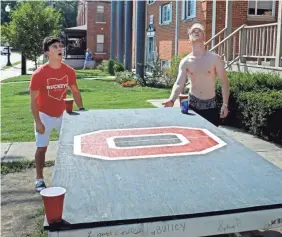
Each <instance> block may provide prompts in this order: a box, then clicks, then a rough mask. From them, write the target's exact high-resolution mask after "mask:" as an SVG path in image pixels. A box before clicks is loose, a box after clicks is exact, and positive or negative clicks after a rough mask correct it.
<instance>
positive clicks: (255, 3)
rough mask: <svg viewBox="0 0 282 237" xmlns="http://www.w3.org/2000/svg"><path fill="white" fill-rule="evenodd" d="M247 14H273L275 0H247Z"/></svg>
mask: <svg viewBox="0 0 282 237" xmlns="http://www.w3.org/2000/svg"><path fill="white" fill-rule="evenodd" d="M248 14H249V15H254V16H274V14H275V0H274V1H273V0H270V1H260V0H249V9H248Z"/></svg>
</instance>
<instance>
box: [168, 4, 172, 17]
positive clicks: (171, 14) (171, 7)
mask: <svg viewBox="0 0 282 237" xmlns="http://www.w3.org/2000/svg"><path fill="white" fill-rule="evenodd" d="M169 22H172V2H171V3H170V21H169Z"/></svg>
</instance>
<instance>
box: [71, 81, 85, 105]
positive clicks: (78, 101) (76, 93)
mask: <svg viewBox="0 0 282 237" xmlns="http://www.w3.org/2000/svg"><path fill="white" fill-rule="evenodd" d="M70 89H71V92H72V95H73V99H74V102H75V103H76V105H77V107H78V108H79V109H82V108H83V104H82V97H81V94H80V91H79V90H78V87H77V85H76V84H74V85H70Z"/></svg>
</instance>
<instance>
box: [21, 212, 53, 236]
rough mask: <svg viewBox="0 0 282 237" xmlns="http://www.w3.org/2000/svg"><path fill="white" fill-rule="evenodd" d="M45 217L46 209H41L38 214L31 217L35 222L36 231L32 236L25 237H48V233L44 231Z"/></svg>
mask: <svg viewBox="0 0 282 237" xmlns="http://www.w3.org/2000/svg"><path fill="white" fill-rule="evenodd" d="M44 215H45V211H44V207H41V208H40V209H39V210H38V212H37V213H36V214H35V215H34V216H32V217H31V218H32V219H34V221H35V224H36V230H35V231H34V232H33V233H31V234H27V235H25V237H48V232H47V231H46V230H44V227H43V223H44Z"/></svg>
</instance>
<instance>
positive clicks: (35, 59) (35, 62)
mask: <svg viewBox="0 0 282 237" xmlns="http://www.w3.org/2000/svg"><path fill="white" fill-rule="evenodd" d="M34 64H35V70H36V69H37V57H36V56H35V57H34Z"/></svg>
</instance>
